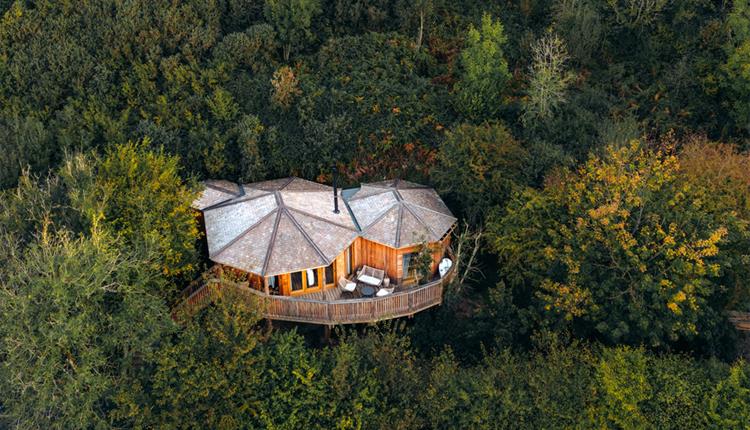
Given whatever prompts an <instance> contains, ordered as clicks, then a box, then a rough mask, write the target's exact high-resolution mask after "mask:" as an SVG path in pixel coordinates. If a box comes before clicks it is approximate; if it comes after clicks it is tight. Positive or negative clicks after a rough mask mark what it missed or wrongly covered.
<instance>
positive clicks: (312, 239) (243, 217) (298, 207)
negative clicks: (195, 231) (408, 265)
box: [193, 178, 456, 276]
mask: <svg viewBox="0 0 750 430" xmlns="http://www.w3.org/2000/svg"><path fill="white" fill-rule="evenodd" d="M204 185H205V189H204V191H203V192H202V193H201V195H200V196H199V197H198V198H197V199H196V200H195V201H194V202H193V208H195V209H198V210H200V211H202V212H203V217H204V221H205V225H206V240H207V242H208V253H209V257H210V258H211V260H213V261H215V262H217V263H221V264H226V265H228V266H231V267H235V268H238V269H241V270H245V271H247V272H251V273H255V274H258V275H261V276H273V275H278V274H282V273H289V272H296V271H300V270H304V269H308V268H315V267H323V266H327V265H329V264H330V263H331V262H332V261H333V260H334V259H335V258H336V256H337V255H339V254H340V253H341V252H342V251H343V250H344V249H346V248H347V247H348V246H349V245H351V243H352V242H353V241H354V239H355V238H356V237H357V236H358V235H361V236H363V237H364V238H366V239H368V240H371V241H374V242H378V243H381V244H384V245H387V246H390V247H393V248H402V247H406V246H412V245H416V244H419V243H421V242H423V241H425V240H427V241H437V240H439V239H440V238H441V237H442V236H443V235H444V234H445V233H447V232H448V230H449V229H450V228H451V227H452V226H453V224H454V223H455V221H456V218H455V217H453V214H451V212H450V210H449V209H448V208H447V207H446V206H445V204H444V203H443V201H442V200H441V199H440V197H439V196H438V194H437V193H436V192H435V191H434V190H432V189H431V188H428V187H424V186H422V185H418V184H414V183H411V182H406V181H401V180H391V181H383V182H377V183H372V184H363V185H362V186H361V187H360V188H359V189H358V190H357V191H356V192H354V193H353V194H351V192H349V193H348V194H347V195H348V196H350V197H349V198H348V199H346V200H345V199H344V198H343V197H342V195H341V191H339V200H340V202H339V209H340V212H339V213H338V214H335V213H333V196H332V194H333V193H332V191H333V190H332V188H331V187H329V186H327V185H323V184H319V183H316V182H311V181H307V180H304V179H300V178H284V179H275V180H270V181H263V182H257V183H252V184H243V185H238V184H234V183H232V182H229V181H214V180H211V181H206V182H204ZM347 205H348V208H349V210H347Z"/></svg>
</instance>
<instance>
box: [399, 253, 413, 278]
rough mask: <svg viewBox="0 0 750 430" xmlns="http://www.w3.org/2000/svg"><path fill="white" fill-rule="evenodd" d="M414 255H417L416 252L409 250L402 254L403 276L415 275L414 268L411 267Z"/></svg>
mask: <svg viewBox="0 0 750 430" xmlns="http://www.w3.org/2000/svg"><path fill="white" fill-rule="evenodd" d="M416 256H417V253H416V252H410V253H408V254H404V255H403V256H402V257H401V258H402V262H403V267H404V270H403V274H404V278H411V277H412V276H414V275H415V273H413V272H414V271H415V268H414V267H412V264H411V263H412V262H413V261H414V258H415V257H416Z"/></svg>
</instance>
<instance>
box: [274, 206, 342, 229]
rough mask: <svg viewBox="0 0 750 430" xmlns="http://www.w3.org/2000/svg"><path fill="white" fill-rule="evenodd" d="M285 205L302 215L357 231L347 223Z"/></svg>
mask: <svg viewBox="0 0 750 430" xmlns="http://www.w3.org/2000/svg"><path fill="white" fill-rule="evenodd" d="M284 207H285V208H286V209H289V210H290V211H294V212H297V213H299V214H301V215H305V216H309V217H310V218H315V219H317V220H320V221H323V222H327V223H328V224H333V225H335V226H336V227H341V228H345V229H347V230H351V231H354V232H356V231H357V229H356V228H352V227H348V226H345V225H343V224H339V223H337V222H333V221H331V220H328V219H325V218H323V217H321V216H318V215H314V214H311V213H309V212H305V211H302V210H299V209H297V208H293V207H291V206H286V205H285V206H284Z"/></svg>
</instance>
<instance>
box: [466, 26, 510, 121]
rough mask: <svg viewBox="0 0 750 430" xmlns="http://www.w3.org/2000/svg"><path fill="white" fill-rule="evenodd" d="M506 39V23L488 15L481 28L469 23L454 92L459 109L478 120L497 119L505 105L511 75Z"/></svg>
mask: <svg viewBox="0 0 750 430" xmlns="http://www.w3.org/2000/svg"><path fill="white" fill-rule="evenodd" d="M506 41H507V36H506V35H505V33H504V29H503V24H502V23H501V22H500V21H499V20H493V19H492V17H491V16H490V15H489V14H484V15H482V22H481V24H480V27H479V28H475V27H474V26H473V25H472V26H469V31H468V33H467V35H466V46H465V47H464V49H463V51H461V66H462V68H463V70H462V74H461V78H460V80H459V81H458V83H457V84H456V87H455V88H454V91H455V93H456V101H457V107H458V109H459V110H460V111H461V112H463V113H464V114H466V115H467V116H469V117H471V118H473V119H475V120H482V119H489V118H494V117H495V116H496V115H497V113H498V111H499V109H500V107H501V106H502V105H503V96H504V95H505V89H506V85H507V83H508V81H510V78H511V75H510V72H509V71H508V62H507V60H506V59H505V53H504V51H503V47H504V45H505V42H506Z"/></svg>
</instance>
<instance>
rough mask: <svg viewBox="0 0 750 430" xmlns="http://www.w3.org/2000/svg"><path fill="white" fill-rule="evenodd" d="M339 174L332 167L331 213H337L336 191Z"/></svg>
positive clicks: (337, 194)
mask: <svg viewBox="0 0 750 430" xmlns="http://www.w3.org/2000/svg"><path fill="white" fill-rule="evenodd" d="M338 177H339V173H338V171H337V170H336V166H335V165H334V166H333V213H335V214H337V213H339V190H338Z"/></svg>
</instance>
